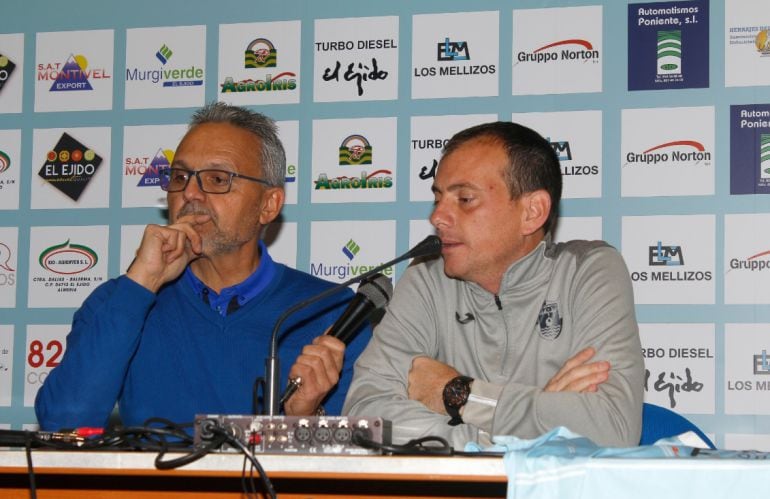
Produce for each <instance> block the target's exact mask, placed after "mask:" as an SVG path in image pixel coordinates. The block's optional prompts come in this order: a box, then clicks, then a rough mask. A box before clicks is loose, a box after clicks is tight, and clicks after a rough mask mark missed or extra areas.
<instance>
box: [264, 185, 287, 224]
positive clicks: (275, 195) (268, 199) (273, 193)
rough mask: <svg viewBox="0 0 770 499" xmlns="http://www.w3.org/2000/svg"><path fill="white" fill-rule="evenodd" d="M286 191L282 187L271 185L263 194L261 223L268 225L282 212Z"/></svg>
mask: <svg viewBox="0 0 770 499" xmlns="http://www.w3.org/2000/svg"><path fill="white" fill-rule="evenodd" d="M285 198H286V193H285V192H284V190H283V189H282V188H280V187H269V188H268V189H267V192H265V195H264V196H262V206H261V207H260V211H259V223H260V224H262V225H267V224H269V223H270V222H272V221H273V220H275V218H276V217H277V216H278V214H279V213H281V208H283V201H284V199H285Z"/></svg>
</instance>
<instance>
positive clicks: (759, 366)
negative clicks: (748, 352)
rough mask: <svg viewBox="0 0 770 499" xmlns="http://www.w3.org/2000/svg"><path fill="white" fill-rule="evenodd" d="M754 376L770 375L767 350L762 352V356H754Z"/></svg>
mask: <svg viewBox="0 0 770 499" xmlns="http://www.w3.org/2000/svg"><path fill="white" fill-rule="evenodd" d="M754 374H770V361H768V357H767V350H762V353H761V354H759V355H754Z"/></svg>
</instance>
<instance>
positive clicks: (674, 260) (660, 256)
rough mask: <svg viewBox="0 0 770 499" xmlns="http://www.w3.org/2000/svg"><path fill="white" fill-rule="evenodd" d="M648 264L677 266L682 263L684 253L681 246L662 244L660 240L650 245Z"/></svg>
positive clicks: (653, 265)
mask: <svg viewBox="0 0 770 499" xmlns="http://www.w3.org/2000/svg"><path fill="white" fill-rule="evenodd" d="M649 264H650V266H652V267H656V266H665V267H671V266H679V265H684V254H683V253H682V247H681V246H664V245H663V243H662V242H661V241H658V244H656V245H655V246H650V251H649Z"/></svg>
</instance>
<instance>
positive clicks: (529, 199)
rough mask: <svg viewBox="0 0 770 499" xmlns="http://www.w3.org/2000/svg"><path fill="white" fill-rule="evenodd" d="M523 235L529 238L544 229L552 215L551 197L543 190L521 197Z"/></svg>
mask: <svg viewBox="0 0 770 499" xmlns="http://www.w3.org/2000/svg"><path fill="white" fill-rule="evenodd" d="M520 201H521V206H522V213H521V233H522V235H524V236H529V235H532V234H534V233H535V232H537V231H538V230H540V229H541V228H543V225H545V223H546V222H547V221H548V216H549V215H550V214H551V196H550V195H549V194H548V192H546V191H545V190H543V189H539V190H536V191H532V192H528V193H526V194H523V195H522V196H521V199H520Z"/></svg>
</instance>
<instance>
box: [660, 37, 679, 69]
mask: <svg viewBox="0 0 770 499" xmlns="http://www.w3.org/2000/svg"><path fill="white" fill-rule="evenodd" d="M681 73H682V32H681V31H680V30H670V31H658V74H659V75H668V74H681Z"/></svg>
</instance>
